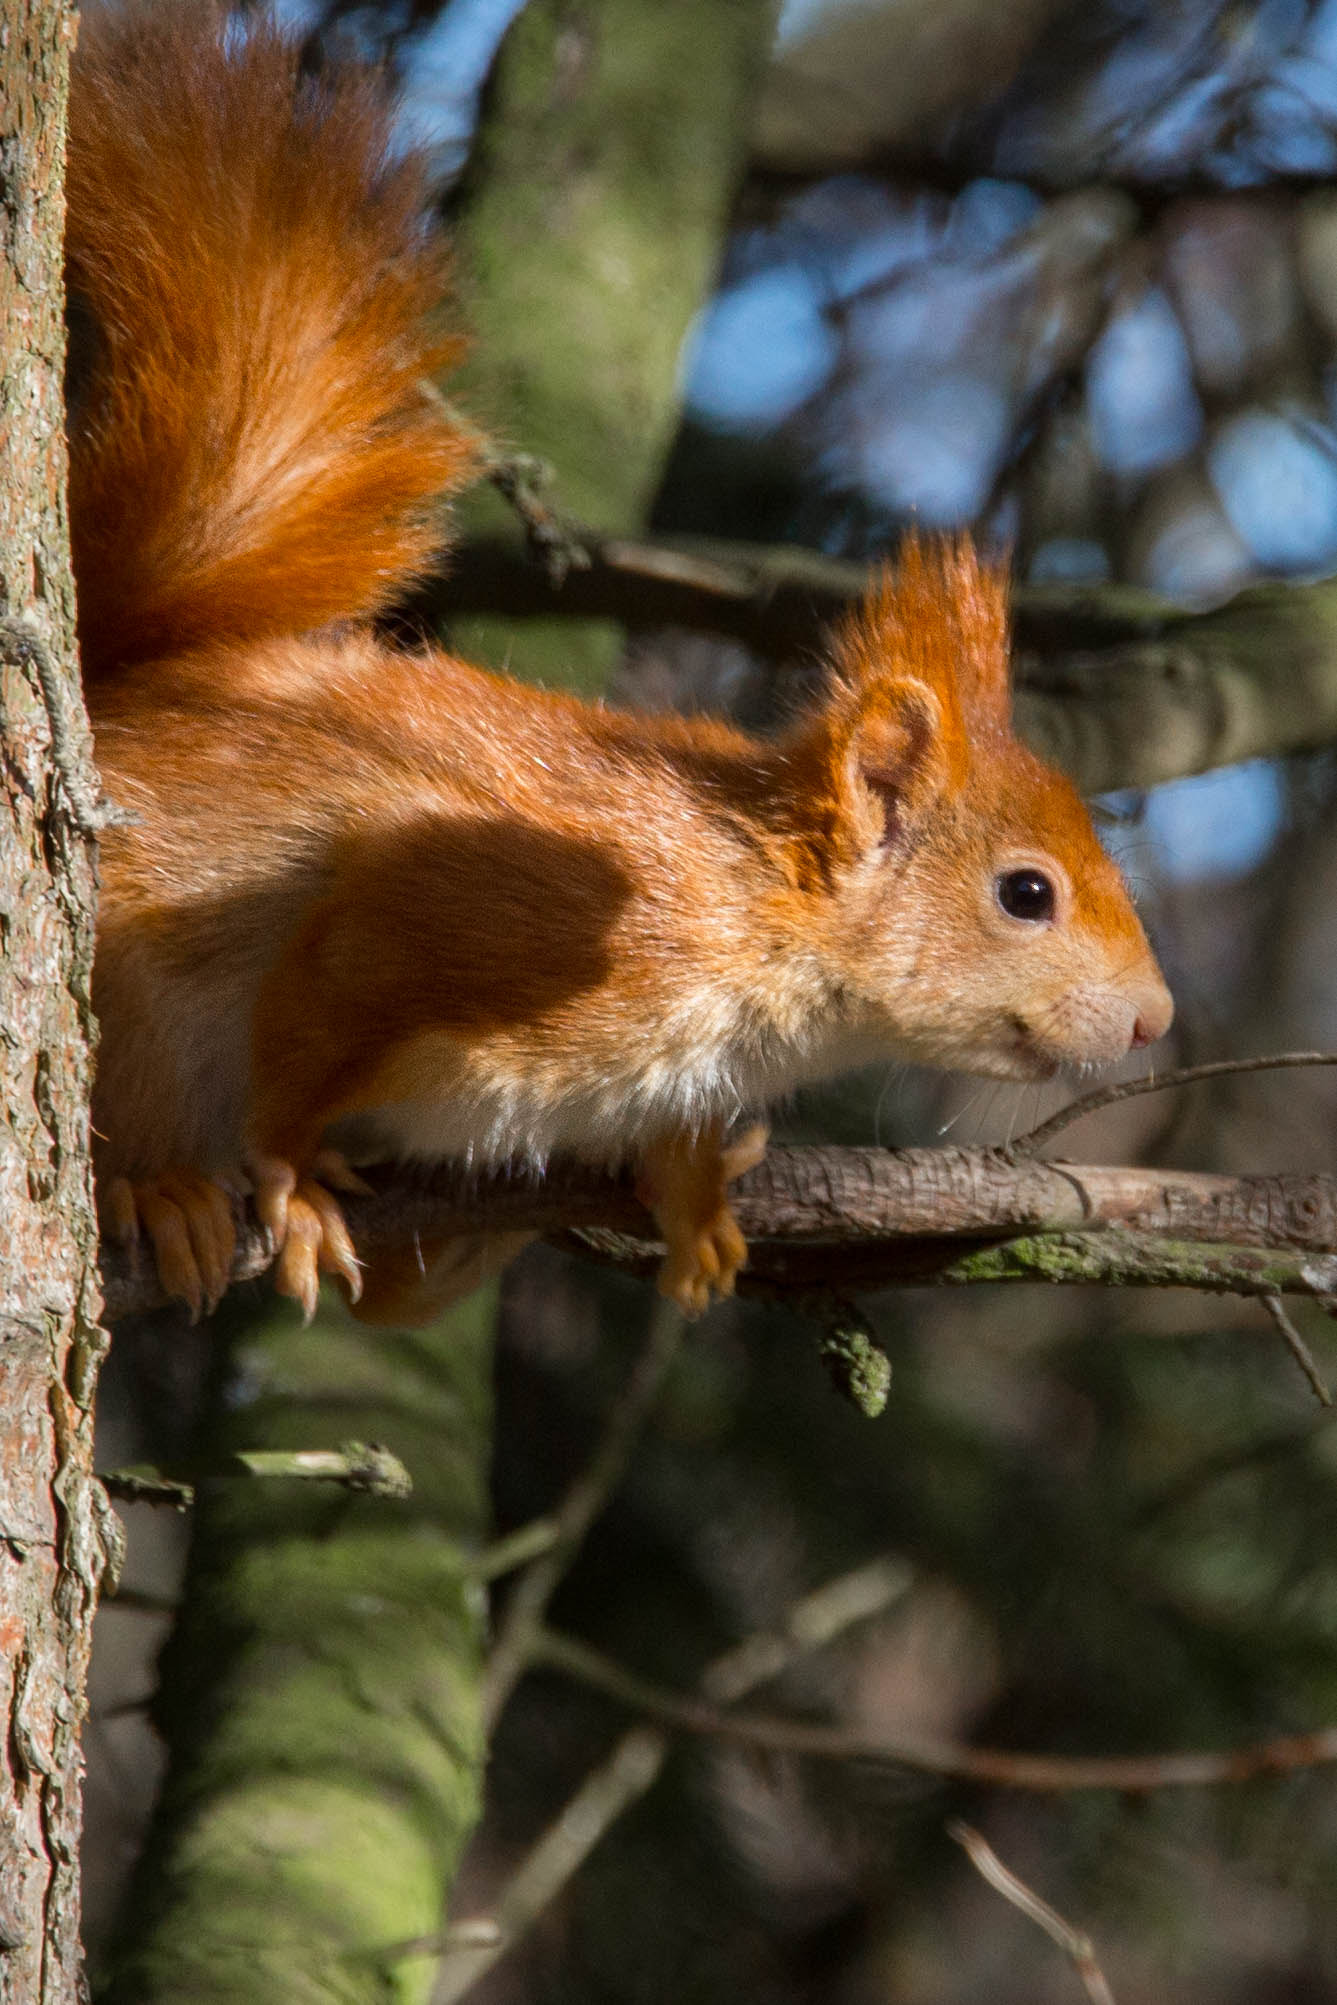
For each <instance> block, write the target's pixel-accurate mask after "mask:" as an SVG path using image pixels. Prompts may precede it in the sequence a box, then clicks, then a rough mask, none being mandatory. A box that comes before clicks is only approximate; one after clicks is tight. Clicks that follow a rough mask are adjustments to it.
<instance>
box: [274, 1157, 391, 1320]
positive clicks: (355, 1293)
mask: <svg viewBox="0 0 1337 2005" xmlns="http://www.w3.org/2000/svg"><path fill="white" fill-rule="evenodd" d="M246 1167H247V1169H248V1170H249V1171H250V1174H251V1178H252V1181H253V1182H254V1185H255V1209H256V1213H257V1215H258V1217H259V1219H260V1223H261V1224H262V1225H263V1226H264V1227H265V1229H266V1230H267V1231H268V1233H269V1235H270V1237H271V1238H272V1240H273V1242H274V1245H275V1247H276V1248H277V1250H278V1260H277V1262H276V1264H275V1268H274V1286H275V1287H276V1288H277V1289H278V1291H279V1293H280V1295H287V1296H289V1297H290V1299H291V1300H292V1301H294V1302H296V1303H297V1305H298V1307H299V1308H300V1309H301V1311H302V1321H303V1322H304V1323H309V1322H310V1321H311V1319H312V1317H313V1316H314V1315H315V1313H316V1301H317V1298H318V1296H319V1293H320V1277H321V1275H322V1274H337V1275H338V1276H339V1278H340V1280H341V1281H342V1282H343V1284H344V1286H345V1287H346V1288H347V1290H348V1299H349V1301H350V1302H356V1301H357V1300H358V1299H359V1298H360V1296H361V1294H362V1266H361V1262H360V1261H359V1260H358V1257H357V1254H356V1253H355V1252H354V1250H353V1242H352V1239H351V1238H350V1237H349V1232H348V1227H347V1225H346V1224H345V1223H344V1215H343V1212H342V1210H341V1209H340V1207H339V1200H338V1198H336V1197H335V1196H333V1195H332V1193H331V1192H330V1191H329V1190H328V1189H327V1188H326V1184H325V1182H319V1181H317V1176H319V1177H321V1178H324V1179H326V1180H327V1181H328V1182H329V1183H333V1184H336V1185H337V1186H338V1188H339V1189H340V1190H345V1191H353V1192H357V1191H366V1190H367V1189H368V1188H369V1186H368V1185H366V1184H365V1183H364V1182H363V1181H362V1179H361V1177H359V1176H358V1175H357V1174H356V1173H355V1171H353V1170H351V1169H350V1168H349V1167H348V1164H347V1163H346V1162H345V1161H344V1159H343V1157H342V1156H340V1155H338V1154H337V1153H336V1152H335V1151H333V1150H328V1149H323V1150H322V1151H321V1152H320V1154H319V1155H318V1156H317V1158H316V1160H315V1162H314V1164H313V1165H312V1167H313V1169H314V1170H315V1171H316V1172H317V1175H316V1176H299V1175H298V1173H297V1170H296V1169H295V1168H294V1166H293V1165H292V1164H291V1163H288V1162H284V1161H282V1160H281V1159H280V1158H278V1157H275V1156H263V1155H252V1156H251V1157H249V1158H248V1160H247V1165H246Z"/></svg>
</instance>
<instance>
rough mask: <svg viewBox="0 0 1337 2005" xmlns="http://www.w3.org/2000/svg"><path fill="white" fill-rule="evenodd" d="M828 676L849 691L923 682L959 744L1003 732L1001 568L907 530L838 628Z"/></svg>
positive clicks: (963, 546)
mask: <svg viewBox="0 0 1337 2005" xmlns="http://www.w3.org/2000/svg"><path fill="white" fill-rule="evenodd" d="M834 663H835V668H836V673H837V675H838V676H839V677H840V679H841V680H842V681H844V682H845V683H846V684H848V685H851V686H853V687H855V688H867V687H869V686H870V685H875V684H876V683H877V682H878V681H879V680H881V679H882V678H884V677H890V678H892V679H896V680H899V679H901V678H903V677H907V676H908V677H913V678H914V680H916V681H918V682H923V683H926V684H927V686H928V687H929V688H930V689H931V690H932V691H933V692H934V694H935V695H936V696H937V698H938V700H939V702H940V703H941V704H942V706H943V711H944V723H945V724H946V726H947V728H948V729H950V728H951V724H952V720H953V719H954V718H955V719H957V720H959V721H958V723H957V729H958V730H960V732H961V734H962V737H963V739H964V738H966V737H969V738H975V737H977V736H979V735H981V734H982V733H983V732H985V731H987V730H988V729H989V728H990V727H992V728H994V729H1002V730H1003V731H1006V730H1007V729H1008V623H1007V567H1006V565H1005V564H1004V563H988V562H986V561H985V560H984V559H983V558H981V556H980V554H979V551H978V550H977V549H976V548H975V545H974V544H973V543H972V541H971V540H970V538H969V537H968V536H958V537H952V538H949V537H923V536H921V535H920V534H919V533H918V531H917V530H911V531H910V533H909V534H908V535H907V536H906V537H905V539H904V541H903V542H902V544H901V548H900V552H899V554H898V556H897V559H896V562H895V564H894V565H892V564H888V565H886V566H885V567H884V568H883V570H882V572H881V575H880V576H879V577H878V578H877V579H876V580H875V581H874V583H873V585H872V586H871V588H870V590H869V591H868V593H867V595H866V597H865V598H864V599H863V601H862V603H861V604H860V605H859V606H858V607H857V608H856V609H855V610H854V611H853V612H851V613H850V614H849V615H848V616H847V618H846V619H845V621H844V622H843V623H842V625H841V626H840V627H839V628H838V629H837V632H836V636H835V647H834Z"/></svg>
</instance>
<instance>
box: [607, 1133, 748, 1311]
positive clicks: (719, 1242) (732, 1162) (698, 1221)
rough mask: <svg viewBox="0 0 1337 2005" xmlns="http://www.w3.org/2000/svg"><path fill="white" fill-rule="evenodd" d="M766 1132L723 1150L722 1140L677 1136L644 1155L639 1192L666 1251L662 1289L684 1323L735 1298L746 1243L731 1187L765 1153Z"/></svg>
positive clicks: (744, 1137) (661, 1272) (715, 1136)
mask: <svg viewBox="0 0 1337 2005" xmlns="http://www.w3.org/2000/svg"><path fill="white" fill-rule="evenodd" d="M766 1142H767V1130H766V1129H765V1128H764V1127H761V1126H757V1127H755V1128H749V1129H748V1131H747V1133H746V1134H744V1135H741V1136H740V1137H739V1138H738V1140H737V1141H735V1142H731V1143H729V1144H728V1145H727V1147H726V1146H723V1145H722V1144H721V1141H720V1137H719V1135H718V1134H709V1135H705V1136H701V1137H699V1138H697V1137H691V1136H675V1137H674V1138H672V1139H671V1140H669V1141H667V1142H662V1143H658V1144H657V1145H655V1146H654V1147H653V1148H651V1149H649V1150H647V1151H646V1153H645V1155H644V1156H643V1157H642V1159H641V1165H640V1171H639V1175H638V1177H637V1183H636V1188H637V1192H638V1194H639V1196H640V1198H641V1201H642V1203H644V1204H646V1205H648V1206H649V1208H650V1210H651V1211H652V1212H653V1213H654V1215H655V1223H656V1224H657V1225H658V1227H659V1230H660V1232H661V1233H662V1235H663V1238H664V1243H665V1246H666V1248H667V1251H666V1253H665V1255H664V1259H663V1261H662V1263H661V1265H660V1269H659V1275H658V1280H657V1286H658V1288H659V1292H660V1294H661V1295H665V1296H667V1297H668V1299H669V1300H670V1301H672V1302H676V1303H677V1305H678V1307H679V1308H680V1309H681V1310H682V1312H683V1314H684V1315H685V1316H693V1317H694V1316H699V1315H701V1314H703V1313H704V1311H705V1310H706V1309H707V1308H709V1306H710V1303H711V1299H712V1297H714V1298H716V1299H720V1300H722V1299H723V1298H724V1297H726V1296H728V1295H732V1293H733V1291H734V1281H735V1278H736V1276H737V1274H738V1270H739V1268H740V1267H742V1266H744V1265H745V1264H746V1261H747V1241H746V1240H745V1239H744V1238H743V1235H742V1233H741V1232H740V1231H739V1229H738V1222H737V1220H736V1219H735V1218H734V1215H733V1212H732V1210H731V1208H730V1205H729V1197H728V1186H729V1184H731V1183H732V1182H733V1180H734V1178H735V1177H740V1176H742V1174H743V1172H744V1171H745V1170H750V1169H752V1168H754V1167H755V1165H756V1164H757V1163H759V1162H760V1161H761V1159H762V1157H763V1156H764V1155H765V1153H766Z"/></svg>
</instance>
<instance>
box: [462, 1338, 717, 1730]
mask: <svg viewBox="0 0 1337 2005" xmlns="http://www.w3.org/2000/svg"><path fill="white" fill-rule="evenodd" d="M685 1329H686V1325H685V1323H684V1322H683V1318H682V1314H681V1311H680V1310H678V1309H675V1308H674V1307H673V1305H672V1304H671V1303H669V1302H658V1303H656V1305H655V1310H654V1314H653V1316H652V1319H651V1324H650V1336H649V1340H648V1342H647V1344H646V1347H645V1350H644V1353H643V1354H642V1356H641V1359H640V1361H639V1363H638V1364H637V1366H636V1369H635V1370H634V1371H633V1373H632V1375H631V1377H630V1379H629V1380H628V1382H627V1384H626V1386H625V1387H624V1389H623V1392H622V1395H621V1397H620V1398H619V1399H618V1401H617V1402H616V1404H615V1405H614V1407H613V1410H612V1412H611V1413H610V1415H609V1417H608V1421H607V1424H606V1425H605V1428H604V1432H603V1437H602V1439H601V1440H600V1442H599V1446H598V1448H597V1449H596V1451H595V1454H594V1457H593V1460H592V1461H591V1462H590V1465H589V1467H588V1468H587V1469H586V1470H585V1471H584V1473H583V1474H582V1475H581V1476H579V1477H578V1478H577V1479H576V1481H575V1482H574V1483H573V1484H572V1486H571V1488H570V1489H569V1490H568V1491H567V1493H566V1496H565V1497H564V1498H563V1499H562V1502H561V1504H560V1505H559V1507H558V1509H557V1510H556V1511H555V1512H554V1513H553V1521H554V1524H555V1527H556V1536H555V1537H554V1539H553V1540H552V1543H551V1545H550V1546H549V1549H548V1550H547V1551H546V1552H545V1553H543V1554H542V1555H541V1556H540V1557H539V1558H538V1559H535V1560H534V1561H533V1562H532V1563H531V1564H530V1565H529V1566H528V1567H527V1568H526V1569H525V1571H524V1572H523V1573H522V1574H521V1575H520V1577H519V1579H518V1580H517V1581H516V1583H515V1586H514V1588H513V1589H512V1590H511V1597H510V1600H509V1601H508V1602H507V1604H506V1613H505V1616H504V1617H503V1619H502V1624H501V1628H500V1630H499V1632H498V1635H497V1640H496V1642H495V1644H494V1645H493V1648H492V1654H491V1656H490V1658H489V1659H488V1666H487V1673H486V1676H485V1678H484V1681H483V1719H484V1722H485V1724H486V1726H487V1728H488V1729H489V1731H490V1730H491V1728H492V1727H494V1726H495V1725H496V1722H497V1719H498V1717H499V1716H500V1714H501V1711H502V1709H503V1707H504V1706H505V1704H506V1701H507V1699H509V1697H510V1695H511V1693H512V1692H513V1691H514V1689H515V1686H516V1684H517V1682H518V1680H519V1679H520V1678H521V1677H522V1675H523V1674H524V1671H525V1669H526V1667H527V1665H528V1663H529V1660H530V1655H531V1652H532V1649H533V1646H534V1641H535V1638H536V1636H537V1635H538V1632H539V1629H540V1627H541V1625H542V1621H543V1617H544V1615H545V1613H546V1612H547V1608H548V1603H549V1602H550V1601H551V1600H552V1597H553V1595H554V1594H555V1593H556V1592H557V1588H558V1586H559V1585H560V1583H561V1580H562V1578H563V1576H564V1574H565V1573H566V1571H567V1569H568V1567H569V1566H570V1565H571V1562H572V1560H573V1559H574V1558H575V1556H576V1554H577V1552H578V1551H579V1550H580V1547H581V1545H582V1544H583V1542H584V1539H585V1535H586V1533H587V1532H588V1531H589V1528H590V1526H591V1525H592V1524H593V1523H594V1520H595V1519H596V1518H597V1517H598V1515H599V1513H600V1512H601V1511H602V1510H603V1508H604V1506H605V1504H606V1503H607V1502H608V1499H609V1498H610V1497H611V1496H612V1494H613V1491H614V1490H615V1489H616V1488H617V1485H618V1484H619V1483H620V1482H621V1480H622V1477H623V1475H624V1473H625V1471H626V1467H627V1464H628V1462H629V1461H630V1460H631V1455H632V1451H633V1449H634V1448H635V1446H636V1442H637V1440H638V1438H639V1436H640V1433H641V1429H642V1428H643V1427H644V1425H645V1422H646V1420H647V1419H648V1418H649V1415H650V1410H651V1408H652V1407H653V1405H654V1403H655V1401H656V1400H657V1399H658V1397H659V1393H660V1389H661V1387H662V1386H663V1383H664V1380H665V1378H666V1377H667V1375H668V1371H669V1367H670V1366H671V1365H672V1363H673V1360H674V1359H675V1358H676V1357H677V1355H678V1352H679V1350H680V1349H681V1347H682V1340H683V1335H684V1332H685Z"/></svg>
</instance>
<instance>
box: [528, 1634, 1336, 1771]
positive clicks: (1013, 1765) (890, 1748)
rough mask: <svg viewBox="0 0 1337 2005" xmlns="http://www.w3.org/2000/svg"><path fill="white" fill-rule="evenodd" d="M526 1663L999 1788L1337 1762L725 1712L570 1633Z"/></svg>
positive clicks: (766, 1731) (648, 1703)
mask: <svg viewBox="0 0 1337 2005" xmlns="http://www.w3.org/2000/svg"><path fill="white" fill-rule="evenodd" d="M536 1662H537V1663H539V1664H546V1665H547V1666H548V1668H549V1669H550V1670H554V1671H558V1672H561V1673H562V1674H563V1675H564V1676H566V1677H569V1678H575V1679H577V1680H578V1681H579V1682H580V1683H581V1684H584V1685H588V1686H589V1687H590V1688H591V1690H593V1691H599V1692H603V1693H605V1694H606V1695H607V1696H608V1697H609V1698H610V1699H614V1700H616V1701H617V1703H618V1704H619V1705H623V1706H626V1707H628V1708H629V1709H630V1710H631V1711H633V1712H637V1713H644V1714H646V1715H648V1716H649V1717H650V1718H651V1719H658V1720H663V1721H664V1722H665V1724H666V1725H668V1726H673V1727H678V1728H680V1729H682V1730H683V1731H685V1732H687V1733H695V1734H707V1735H711V1736H714V1737H716V1738H718V1739H721V1740H735V1741H739V1742H741V1743H743V1745H745V1746H747V1747H756V1748H766V1749H769V1750H770V1751H771V1752H773V1753H776V1754H791V1755H802V1756H812V1757H816V1758H818V1759H823V1760H828V1761H830V1760H834V1761H880V1762H887V1763H890V1764H891V1765H892V1766H894V1767H897V1768H908V1769H913V1770H915V1771H917V1772H918V1773H920V1774H925V1775H937V1776H952V1777H957V1778H959V1779H960V1780H962V1781H966V1782H982V1783H986V1784H992V1785H993V1786H995V1787H997V1788H1001V1789H1024V1790H1028V1791H1032V1792H1034V1793H1036V1794H1039V1795H1057V1794H1064V1793H1067V1792H1068V1791H1071V1790H1077V1789H1117V1790H1121V1791H1125V1792H1137V1793H1139V1794H1142V1793H1145V1792H1147V1791H1150V1790H1153V1789H1196V1788H1202V1787H1205V1786H1209V1785H1215V1784H1218V1783H1224V1782H1248V1781H1251V1780H1253V1778H1254V1777H1255V1776H1259V1775H1286V1774H1289V1773H1291V1772H1292V1771H1293V1770H1295V1769H1299V1768H1317V1767H1320V1766H1322V1765H1325V1764H1327V1763H1330V1762H1334V1761H1337V1728H1331V1727H1329V1728H1324V1729H1320V1731H1318V1732H1317V1733H1308V1734H1287V1735H1281V1736H1279V1737H1278V1738H1277V1739H1275V1740H1268V1741H1259V1742H1257V1743H1255V1744H1254V1745H1252V1746H1249V1747H1242V1748H1233V1749H1226V1750H1224V1751H1222V1752H1210V1753H1197V1752H1183V1751H1172V1752H1169V1753H1164V1754H1129V1755H1121V1754H1101V1755H1058V1754H1017V1753H1014V1752H1013V1751H1012V1750H1011V1749H1010V1748H995V1747H971V1746H968V1745H966V1744H965V1743H963V1742H959V1741H944V1740H937V1739H935V1738H934V1737H933V1736H932V1735H930V1734H915V1733H903V1734H898V1733H887V1734H880V1733H875V1732H869V1731H867V1730H866V1729H864V1730H860V1729H858V1728H851V1727H844V1726H839V1725H834V1724H832V1723H830V1722H828V1721H825V1720H803V1719H793V1718H788V1717H785V1716H782V1715H777V1714H766V1713H744V1712H728V1711H724V1710H722V1709H721V1708H719V1707H718V1706H714V1705H710V1704H707V1703H706V1702H705V1701H704V1700H701V1699H697V1698H694V1697H692V1696H690V1695H688V1694H686V1693H679V1692H674V1691H671V1690H669V1689H668V1688H667V1687H665V1686H662V1685H657V1684H654V1683H653V1682H652V1681H651V1680H650V1679H648V1678H642V1677H640V1676H639V1675H638V1674H637V1673H636V1672H634V1671H629V1670H626V1669H625V1668H624V1667H623V1666H622V1665H621V1664H618V1663H616V1662H614V1660H613V1659H612V1658H611V1657H606V1656H604V1654H603V1652H602V1651H600V1650H595V1649H594V1648H593V1647H592V1646H591V1645H590V1644H588V1643H585V1642H581V1641H579V1640H578V1639H577V1638H576V1637H574V1636H566V1635H559V1634H558V1633H557V1632H556V1631H554V1630H551V1629H545V1630H544V1631H543V1632H542V1634H541V1636H540V1639H539V1647H538V1654H537V1657H536Z"/></svg>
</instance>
